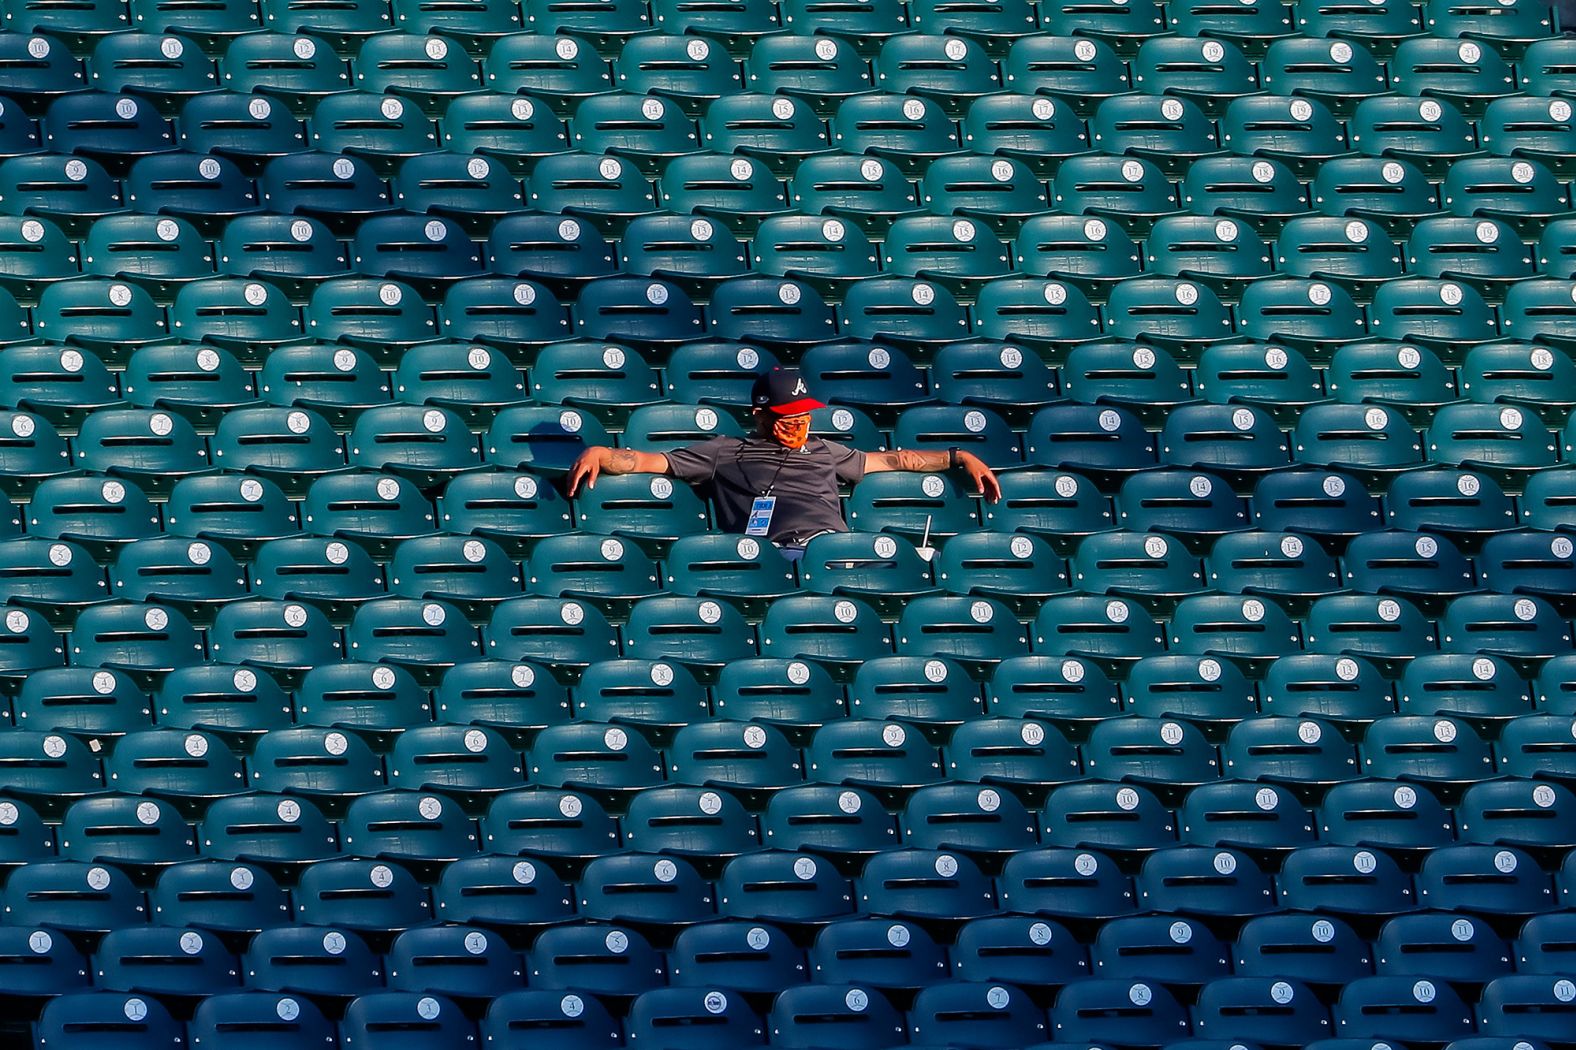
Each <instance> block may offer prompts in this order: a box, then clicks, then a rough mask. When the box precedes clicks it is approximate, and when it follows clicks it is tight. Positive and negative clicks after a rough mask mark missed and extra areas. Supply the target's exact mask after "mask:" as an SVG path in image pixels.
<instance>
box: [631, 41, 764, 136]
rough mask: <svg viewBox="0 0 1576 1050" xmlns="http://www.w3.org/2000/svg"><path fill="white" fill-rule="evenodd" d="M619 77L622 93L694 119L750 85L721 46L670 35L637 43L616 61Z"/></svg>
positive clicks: (714, 42)
mask: <svg viewBox="0 0 1576 1050" xmlns="http://www.w3.org/2000/svg"><path fill="white" fill-rule="evenodd" d="M614 74H615V76H616V78H617V82H618V86H619V88H620V89H621V90H623V91H629V92H633V93H635V94H654V95H660V96H662V97H663V98H665V99H670V100H672V101H674V102H676V103H678V105H679V106H681V107H682V108H683V109H684V111H685V113H687V114H688V115H689V116H690V118H691V119H693V118H695V117H697V116H699V115H700V111H701V110H702V109H703V108H704V107H705V105H706V104H707V103H709V102H714V101H716V100H717V99H719V98H721V97H723V96H724V95H732V94H737V93H738V92H739V91H741V90H742V89H743V84H744V81H743V78H742V77H741V76H740V73H739V66H738V63H737V62H735V61H733V59H732V58H731V57H730V56H729V55H728V52H727V49H726V48H725V47H724V46H723V45H721V44H719V43H718V42H717V41H715V40H712V39H707V38H705V37H685V36H674V35H670V34H665V33H653V34H649V35H644V36H637V37H631V38H630V40H629V42H628V43H627V44H625V45H624V49H623V51H621V52H620V53H619V56H618V58H617V59H616V60H615V61H614Z"/></svg>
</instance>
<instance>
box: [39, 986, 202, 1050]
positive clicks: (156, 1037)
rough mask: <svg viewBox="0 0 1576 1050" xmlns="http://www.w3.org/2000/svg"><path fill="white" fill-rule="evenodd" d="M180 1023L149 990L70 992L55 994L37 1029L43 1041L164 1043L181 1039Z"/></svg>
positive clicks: (84, 1044)
mask: <svg viewBox="0 0 1576 1050" xmlns="http://www.w3.org/2000/svg"><path fill="white" fill-rule="evenodd" d="M182 1032H183V1029H182V1026H181V1023H180V1022H179V1021H176V1020H175V1019H174V1018H172V1017H171V1016H170V1013H169V1011H168V1010H166V1009H165V1008H164V1006H163V1005H162V1004H161V1003H160V1002H159V1000H158V999H156V998H153V997H151V996H144V995H137V994H130V993H124V992H111V991H94V992H88V991H83V992H70V993H67V994H65V995H61V996H57V997H56V998H54V999H51V1000H50V1001H49V1002H48V1003H47V1004H46V1005H45V1007H44V1010H43V1013H42V1014H41V1015H40V1016H39V1019H38V1023H37V1025H36V1026H35V1028H34V1034H35V1036H36V1038H37V1040H38V1045H39V1046H67V1045H70V1046H82V1047H91V1048H93V1050H99V1048H101V1047H102V1048H106V1050H107V1048H109V1047H116V1046H120V1047H124V1046H134V1047H138V1048H139V1050H141V1048H143V1047H147V1048H152V1047H156V1046H159V1047H162V1046H170V1045H172V1044H178V1043H179V1042H180V1041H181V1037H182Z"/></svg>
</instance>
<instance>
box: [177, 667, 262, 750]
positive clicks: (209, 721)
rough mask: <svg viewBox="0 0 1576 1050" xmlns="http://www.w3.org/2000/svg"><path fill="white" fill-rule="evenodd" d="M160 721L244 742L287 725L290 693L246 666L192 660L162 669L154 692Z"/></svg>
mask: <svg viewBox="0 0 1576 1050" xmlns="http://www.w3.org/2000/svg"><path fill="white" fill-rule="evenodd" d="M155 702H156V704H157V705H158V715H159V722H160V724H161V725H166V726H176V727H178V728H181V729H201V730H203V731H204V732H208V733H213V734H214V735H216V736H219V737H221V738H222V739H225V740H228V741H230V742H231V743H232V746H240V747H244V746H246V745H248V744H250V743H253V742H255V741H257V740H259V739H261V738H262V737H263V735H264V734H266V733H268V732H271V731H273V730H276V729H288V728H290V724H291V723H290V697H289V694H288V693H286V692H285V691H284V690H283V689H281V688H280V687H279V684H278V683H277V682H275V681H274V680H273V679H272V678H270V677H268V675H266V674H263V673H260V672H258V671H255V670H253V669H251V668H249V667H236V666H227V665H224V664H217V663H214V664H197V665H195V666H192V667H183V668H178V669H177V670H175V671H174V672H173V673H171V674H169V675H167V676H166V677H165V679H164V681H163V682H162V683H161V684H160V686H159V689H158V691H157V693H156V694H155Z"/></svg>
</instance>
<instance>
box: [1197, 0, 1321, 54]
mask: <svg viewBox="0 0 1576 1050" xmlns="http://www.w3.org/2000/svg"><path fill="white" fill-rule="evenodd" d="M1166 24H1167V25H1169V26H1170V27H1171V28H1172V29H1173V30H1175V31H1176V32H1177V33H1178V34H1180V35H1182V36H1213V37H1220V38H1223V39H1226V40H1231V41H1235V42H1239V46H1241V47H1243V50H1244V52H1245V53H1246V54H1247V56H1248V57H1249V58H1252V59H1257V58H1259V57H1260V56H1261V55H1262V54H1263V53H1264V49H1265V48H1266V47H1267V46H1268V44H1269V42H1270V41H1272V40H1275V39H1277V38H1279V37H1288V36H1293V35H1295V30H1294V28H1293V26H1292V12H1291V10H1290V9H1288V8H1287V7H1286V5H1284V4H1279V3H1266V4H1257V3H1255V4H1247V5H1243V6H1241V7H1237V8H1224V7H1221V6H1219V5H1215V4H1208V3H1203V2H1193V3H1190V4H1189V5H1188V6H1186V7H1184V6H1181V5H1177V6H1175V7H1168V8H1167V9H1166Z"/></svg>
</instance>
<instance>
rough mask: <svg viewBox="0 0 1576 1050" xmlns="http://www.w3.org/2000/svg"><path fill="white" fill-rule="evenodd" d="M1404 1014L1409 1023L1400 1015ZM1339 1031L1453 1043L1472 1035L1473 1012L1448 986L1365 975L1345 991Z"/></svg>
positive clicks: (1339, 1007)
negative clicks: (1403, 1036)
mask: <svg viewBox="0 0 1576 1050" xmlns="http://www.w3.org/2000/svg"><path fill="white" fill-rule="evenodd" d="M1399 1016H1404V1017H1405V1018H1406V1020H1405V1021H1404V1022H1398V1021H1397V1020H1396V1018H1397V1017H1399ZM1334 1018H1335V1025H1336V1030H1337V1031H1339V1032H1341V1033H1342V1034H1343V1035H1349V1036H1353V1037H1357V1038H1374V1039H1383V1038H1397V1037H1399V1035H1401V1034H1403V1032H1404V1034H1406V1035H1407V1036H1409V1037H1410V1038H1413V1039H1416V1038H1418V1037H1422V1038H1425V1039H1438V1040H1442V1041H1449V1040H1451V1039H1454V1038H1456V1037H1458V1036H1463V1035H1470V1034H1471V1033H1472V1030H1473V1021H1472V1011H1471V1009H1470V1008H1469V1007H1468V1006H1467V1005H1466V1003H1464V1002H1463V1001H1462V1000H1461V997H1460V996H1459V995H1457V994H1456V992H1455V991H1454V990H1453V989H1452V987H1451V986H1450V985H1449V984H1446V983H1444V982H1442V981H1432V980H1429V979H1427V978H1416V979H1414V978H1412V977H1408V976H1399V975H1396V976H1387V975H1379V976H1375V977H1360V978H1358V979H1357V980H1355V981H1352V982H1351V983H1350V984H1348V985H1346V987H1345V988H1343V989H1342V990H1341V995H1340V999H1339V1000H1338V1001H1337V1003H1336V1005H1335V1009H1334Z"/></svg>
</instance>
